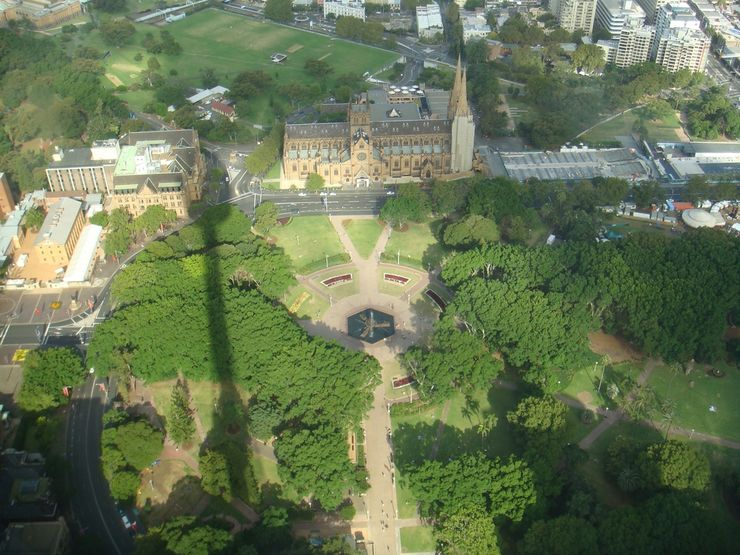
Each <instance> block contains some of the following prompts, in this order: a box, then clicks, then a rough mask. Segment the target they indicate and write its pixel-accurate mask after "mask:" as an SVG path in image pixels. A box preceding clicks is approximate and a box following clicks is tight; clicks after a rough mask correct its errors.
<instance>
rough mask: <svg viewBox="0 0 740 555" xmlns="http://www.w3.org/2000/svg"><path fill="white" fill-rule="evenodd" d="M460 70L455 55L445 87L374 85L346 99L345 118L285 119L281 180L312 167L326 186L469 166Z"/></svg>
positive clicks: (299, 179)
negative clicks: (297, 121) (452, 75)
mask: <svg viewBox="0 0 740 555" xmlns="http://www.w3.org/2000/svg"><path fill="white" fill-rule="evenodd" d="M465 73H466V72H465V70H463V69H462V67H461V65H460V61H459V60H458V64H457V71H456V73H455V84H454V87H453V89H452V91H451V92H449V93H448V92H446V91H441V90H426V91H422V90H421V89H419V88H418V87H402V88H401V87H389V88H386V89H374V90H370V91H368V92H367V93H363V94H361V95H360V96H359V97H358V99H357V100H356V101H355V102H352V103H350V104H349V106H348V114H347V120H348V121H347V122H342V123H311V124H288V125H286V126H285V137H284V142H283V161H282V172H281V173H282V175H281V187H284V188H287V187H291V186H303V185H304V184H305V181H306V179H307V178H308V176H309V174H312V173H316V174H318V175H320V176H322V177H323V178H324V182H325V184H326V185H327V186H343V187H369V186H371V185H382V184H383V183H394V182H403V181H415V180H416V181H420V180H426V179H431V178H434V177H441V176H448V175H454V174H463V173H465V172H469V171H471V169H472V165H473V143H474V135H475V123H474V122H473V115H472V113H471V111H470V107H469V105H468V99H467V90H466V75H465Z"/></svg>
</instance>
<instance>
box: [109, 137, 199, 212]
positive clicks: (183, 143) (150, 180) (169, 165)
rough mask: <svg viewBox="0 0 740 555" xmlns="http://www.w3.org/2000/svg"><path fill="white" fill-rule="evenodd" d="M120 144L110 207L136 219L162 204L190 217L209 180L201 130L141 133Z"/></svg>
mask: <svg viewBox="0 0 740 555" xmlns="http://www.w3.org/2000/svg"><path fill="white" fill-rule="evenodd" d="M120 145H121V154H120V155H119V157H118V160H117V161H116V166H115V168H114V170H113V187H112V190H111V192H110V193H109V194H108V196H107V197H106V206H107V208H108V209H109V210H114V209H116V208H125V209H126V210H128V212H129V213H130V214H131V215H132V216H134V217H136V216H139V215H140V214H141V213H142V212H144V211H145V210H146V209H147V208H148V207H149V206H152V205H154V204H159V205H161V206H163V207H164V208H167V209H168V210H174V211H175V212H176V213H177V216H178V217H180V218H183V217H185V216H187V214H188V208H189V206H190V204H191V203H192V202H195V201H198V200H200V197H201V186H202V183H203V179H204V177H205V165H204V163H203V157H202V156H201V154H200V144H199V141H198V133H197V131H194V130H192V129H182V130H177V131H140V132H136V133H129V134H127V135H125V136H123V137H122V138H121V140H120Z"/></svg>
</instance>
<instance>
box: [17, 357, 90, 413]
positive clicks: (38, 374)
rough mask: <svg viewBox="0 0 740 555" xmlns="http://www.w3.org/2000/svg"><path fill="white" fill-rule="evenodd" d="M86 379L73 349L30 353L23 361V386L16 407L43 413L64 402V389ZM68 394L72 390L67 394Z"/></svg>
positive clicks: (80, 362)
mask: <svg viewBox="0 0 740 555" xmlns="http://www.w3.org/2000/svg"><path fill="white" fill-rule="evenodd" d="M84 379H85V371H84V368H83V366H82V359H81V358H80V354H79V353H78V352H77V351H75V350H74V349H68V348H54V349H44V350H37V351H31V352H30V353H28V354H27V355H26V360H25V361H23V382H22V383H21V390H20V392H19V394H18V404H19V405H20V406H21V407H22V408H23V410H26V411H42V410H46V409H50V408H54V407H58V406H59V405H62V404H64V403H66V402H67V399H68V397H65V396H64V393H63V389H64V388H65V387H69V388H72V387H74V386H76V385H78V384H80V383H82V381H83V380H84ZM69 393H70V394H71V389H70V391H69Z"/></svg>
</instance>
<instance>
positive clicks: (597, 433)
mask: <svg viewBox="0 0 740 555" xmlns="http://www.w3.org/2000/svg"><path fill="white" fill-rule="evenodd" d="M658 362H659V361H657V360H656V359H652V358H651V359H650V360H648V362H647V364H646V365H645V369H644V370H643V371H642V372H641V373H640V375H639V376H638V377H637V385H638V386H642V385H645V383H646V382H647V381H648V379H649V378H650V374H652V373H653V370H654V369H655V367H656V366H657V365H658ZM634 391H635V390H634V389H633V390H632V391H631V392H630V393H629V395H628V396H627V401H628V402H629V400H630V398H631V397H632V395H633V393H634ZM624 415H625V412H624V409H622V408H619V409H617V410H614V411H608V415H607V417H606V418H604V420H602V421H601V422H599V423H598V424H597V426H596V427H595V428H594V429H593V430H591V432H590V433H589V434H588V435H587V436H586V437H584V438H583V439H582V440H581V441H579V442H578V447H580V448H581V449H588V448H590V447H591V445H593V442H594V441H596V440H597V439H598V438H599V437H601V434H603V433H604V432H605V431H607V430H608V429H609V428H611V427H612V426H614V424H616V423H617V422H619V421H620V420H622V418H624Z"/></svg>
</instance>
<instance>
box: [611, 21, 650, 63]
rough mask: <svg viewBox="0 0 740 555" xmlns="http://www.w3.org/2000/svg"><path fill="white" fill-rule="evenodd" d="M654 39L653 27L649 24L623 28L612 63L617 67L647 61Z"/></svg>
mask: <svg viewBox="0 0 740 555" xmlns="http://www.w3.org/2000/svg"><path fill="white" fill-rule="evenodd" d="M654 39H655V27H653V26H651V25H640V26H635V27H625V28H623V29H622V32H621V33H620V34H619V42H618V45H617V52H616V56H615V59H614V63H615V64H616V65H617V67H629V66H631V65H634V64H641V63H642V62H647V61H648V59H649V58H650V48H651V46H652V44H653V41H654Z"/></svg>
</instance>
